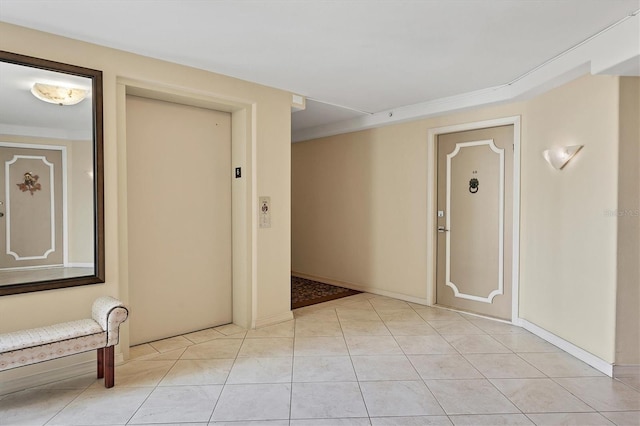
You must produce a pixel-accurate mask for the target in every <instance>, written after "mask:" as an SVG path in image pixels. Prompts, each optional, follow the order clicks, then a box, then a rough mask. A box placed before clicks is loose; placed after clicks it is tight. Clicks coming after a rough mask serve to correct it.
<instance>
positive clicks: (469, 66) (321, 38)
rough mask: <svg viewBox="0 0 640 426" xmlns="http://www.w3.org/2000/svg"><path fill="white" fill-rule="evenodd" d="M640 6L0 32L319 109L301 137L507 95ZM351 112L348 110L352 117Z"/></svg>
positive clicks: (208, 11) (444, 1)
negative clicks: (428, 105)
mask: <svg viewBox="0 0 640 426" xmlns="http://www.w3.org/2000/svg"><path fill="white" fill-rule="evenodd" d="M639 8H640V0H422V1H420V0H351V1H349V0H342V1H338V0H325V1H321V0H306V1H305V0H297V1H294V0H289V1H287V0H235V1H225V0H218V1H214V0H181V1H175V0H137V1H124V0H120V1H118V0H92V1H86V0H57V1H53V0H0V20H2V21H5V22H9V23H13V24H17V25H22V26H26V27H30V28H35V29H39V30H42V31H47V32H51V33H54V34H59V35H63V36H67V37H71V38H75V39H79V40H84V41H88V42H92V43H96V44H100V45H104V46H109V47H113V48H117V49H122V50H126V51H130V52H134V53H138V54H141V55H146V56H151V57H155V58H159V59H164V60H167V61H171V62H177V63H181V64H186V65H190V66H193V67H197V68H202V69H206V70H210V71H213V72H216V73H220V74H226V75H230V76H234V77H238V78H242V79H245V80H249V81H253V82H257V83H261V84H264V85H268V86H272V87H277V88H281V89H285V90H288V91H291V92H294V93H297V94H300V95H304V96H306V97H308V100H307V106H308V108H307V110H306V111H301V112H296V113H294V114H293V128H294V131H299V130H302V129H305V128H309V127H315V126H319V125H324V124H327V123H333V122H337V121H342V120H346V119H353V118H357V117H359V116H366V115H368V114H370V113H377V112H380V111H385V110H390V109H393V108H398V107H402V106H407V105H413V104H418V103H423V102H429V101H434V100H438V99H442V98H449V97H451V96H455V95H460V94H464V93H468V92H474V91H478V90H482V89H487V88H491V87H495V86H501V85H505V84H508V83H510V82H512V81H515V80H517V79H519V78H520V77H521V76H523V75H525V74H527V73H528V72H530V71H531V70H533V69H535V68H537V67H539V66H540V65H542V64H544V63H546V62H547V61H549V60H551V59H553V58H554V57H556V56H557V55H560V54H562V53H563V52H565V51H567V50H569V49H571V48H573V47H574V46H576V45H578V44H580V43H581V42H583V41H585V40H587V39H588V38H590V37H592V36H594V35H596V34H598V33H599V32H601V31H602V30H604V29H606V28H608V27H610V26H611V25H613V24H615V23H616V22H618V21H620V20H621V19H623V18H625V17H626V16H629V15H630V14H632V13H634V12H636V11H637V10H638V9H639ZM341 107H344V108H341Z"/></svg>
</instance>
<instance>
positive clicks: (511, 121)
mask: <svg viewBox="0 0 640 426" xmlns="http://www.w3.org/2000/svg"><path fill="white" fill-rule="evenodd" d="M520 121H521V119H520V116H519V115H517V116H511V117H502V118H496V119H493V120H485V121H476V122H472V123H462V124H455V125H451V126H444V127H435V128H431V129H429V130H428V134H427V191H428V192H427V213H428V214H427V271H431V273H429V274H427V299H426V301H427V304H428V305H435V302H436V298H435V296H436V285H435V284H436V244H437V234H436V229H435V228H436V220H435V219H436V218H435V211H436V194H437V188H436V181H437V180H436V170H437V161H438V159H437V156H436V143H437V138H438V135H440V134H444V133H453V132H463V131H467V130H477V129H486V128H489V127H497V126H511V125H512V126H513V145H514V149H513V236H512V238H513V249H512V268H511V269H512V274H511V276H512V277H511V300H512V309H511V320H512V321H514V322H515V321H516V320H517V318H518V317H519V315H518V312H519V304H518V297H519V288H520V263H519V262H520Z"/></svg>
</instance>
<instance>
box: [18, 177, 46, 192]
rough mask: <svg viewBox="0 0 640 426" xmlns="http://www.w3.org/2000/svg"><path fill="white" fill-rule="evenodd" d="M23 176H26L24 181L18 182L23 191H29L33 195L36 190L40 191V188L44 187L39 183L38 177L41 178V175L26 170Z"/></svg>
mask: <svg viewBox="0 0 640 426" xmlns="http://www.w3.org/2000/svg"><path fill="white" fill-rule="evenodd" d="M23 178H24V183H17V184H16V185H18V188H20V191H22V192H27V191H29V192H30V193H31V195H33V193H34V192H36V191H40V189H42V185H40V184H39V183H38V179H39V178H40V176H38V175H34V174H33V173H31V172H26V173H25V174H24V175H23Z"/></svg>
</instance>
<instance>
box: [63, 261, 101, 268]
mask: <svg viewBox="0 0 640 426" xmlns="http://www.w3.org/2000/svg"><path fill="white" fill-rule="evenodd" d="M65 266H67V267H69V268H93V267H95V264H93V263H77V262H76V263H74V262H71V263H68V264H66V265H65Z"/></svg>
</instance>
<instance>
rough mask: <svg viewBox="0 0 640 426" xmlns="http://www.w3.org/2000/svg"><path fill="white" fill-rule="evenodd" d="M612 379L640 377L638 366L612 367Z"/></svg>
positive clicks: (639, 366) (639, 367)
mask: <svg viewBox="0 0 640 426" xmlns="http://www.w3.org/2000/svg"><path fill="white" fill-rule="evenodd" d="M613 377H640V365H635V364H632V365H614V366H613Z"/></svg>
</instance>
